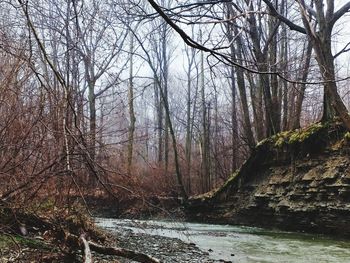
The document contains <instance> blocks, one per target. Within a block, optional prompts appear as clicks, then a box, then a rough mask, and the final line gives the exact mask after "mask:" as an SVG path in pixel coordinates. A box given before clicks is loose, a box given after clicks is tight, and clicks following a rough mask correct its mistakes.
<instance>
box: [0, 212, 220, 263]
mask: <svg viewBox="0 0 350 263" xmlns="http://www.w3.org/2000/svg"><path fill="white" fill-rule="evenodd" d="M27 216H28V218H26V217H27ZM3 219H4V216H3V217H0V263H7V262H52V263H55V262H67V263H68V262H72V263H74V262H84V253H83V246H82V244H81V243H77V239H76V237H79V233H81V232H82V231H83V232H84V233H86V236H87V239H88V240H91V241H92V242H95V243H98V244H101V245H103V246H104V247H117V248H120V249H126V250H131V251H134V252H136V253H142V254H145V255H149V256H150V257H152V258H155V259H157V260H159V262H167V263H175V262H191V263H214V262H225V261H215V260H212V259H210V258H209V253H208V252H206V251H201V250H200V249H199V248H198V247H197V246H196V245H195V244H193V243H186V242H183V241H181V240H180V239H176V238H168V237H162V236H154V235H150V234H146V233H133V232H132V231H131V230H128V229H125V228H121V227H116V228H115V229H113V231H112V232H111V231H106V230H101V229H99V228H97V227H96V226H95V225H93V223H92V221H90V220H91V219H90V220H89V219H87V218H86V217H85V216H84V217H82V218H79V216H78V217H77V218H75V217H74V218H73V217H71V216H68V219H66V220H65V219H64V218H63V217H62V218H55V217H51V218H48V217H38V216H37V215H35V216H33V215H31V214H21V215H19V216H18V218H16V219H13V221H11V223H10V224H8V222H9V221H8V222H7V223H6V222H1V221H4V220H3ZM17 220H20V221H21V222H24V221H26V222H25V228H26V229H25V232H26V233H25V234H21V233H20V231H17V232H16V230H17V229H18V228H19V227H18V226H17V225H16V223H15V221H17ZM82 220H83V221H82ZM32 222H34V224H32ZM57 222H59V223H57ZM71 235H72V236H74V237H75V239H74V240H73V242H72V240H70V236H71ZM78 242H79V241H78ZM92 258H93V262H97V263H99V262H101V263H102V262H115V263H134V262H143V261H142V260H141V261H140V260H138V261H133V260H132V259H127V258H125V257H124V258H122V257H118V256H115V255H106V254H98V253H96V252H94V251H92Z"/></svg>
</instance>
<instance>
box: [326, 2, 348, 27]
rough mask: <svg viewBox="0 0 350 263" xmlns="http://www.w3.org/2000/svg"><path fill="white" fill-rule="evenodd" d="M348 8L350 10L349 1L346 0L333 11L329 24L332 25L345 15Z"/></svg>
mask: <svg viewBox="0 0 350 263" xmlns="http://www.w3.org/2000/svg"><path fill="white" fill-rule="evenodd" d="M349 10H350V2H347V3H346V4H344V5H343V6H342V7H341V8H340V9H339V10H338V11H337V12H335V13H334V15H333V18H332V20H331V21H330V24H331V25H334V24H335V22H337V21H338V19H339V18H341V17H342V16H343V15H345V13H347V12H349Z"/></svg>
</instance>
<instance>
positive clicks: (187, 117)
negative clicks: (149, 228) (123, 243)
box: [0, 0, 350, 263]
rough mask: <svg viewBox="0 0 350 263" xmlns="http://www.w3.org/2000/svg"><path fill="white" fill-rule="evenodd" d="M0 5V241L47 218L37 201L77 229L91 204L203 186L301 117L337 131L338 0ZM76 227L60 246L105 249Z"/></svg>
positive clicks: (159, 196)
mask: <svg viewBox="0 0 350 263" xmlns="http://www.w3.org/2000/svg"><path fill="white" fill-rule="evenodd" d="M0 6H1V9H0V12H1V17H0V56H1V59H0V89H1V92H0V118H1V122H0V156H1V157H0V181H1V182H2V183H1V185H0V248H1V244H2V240H3V239H2V233H3V236H6V237H7V235H9V236H12V235H15V233H16V232H18V227H17V225H18V224H19V225H21V222H22V221H27V220H28V218H30V219H29V221H28V222H31V223H33V222H36V224H38V225H45V228H47V229H50V228H52V226H53V225H54V224H56V223H57V222H55V223H53V222H52V220H53V219H52V220H51V219H50V220H48V215H49V214H50V213H52V211H56V212H54V214H57V216H58V215H59V214H61V215H62V213H63V214H65V215H66V217H67V218H69V216H70V215H72V214H76V213H77V214H79V220H80V221H79V220H78V221H79V222H83V223H82V224H83V226H84V227H83V228H84V229H85V227H87V226H86V224H87V222H90V220H91V218H90V216H87V217H89V219H87V218H85V213H87V214H88V215H89V214H90V215H91V213H93V210H94V209H95V208H96V207H97V208H98V206H100V205H101V206H102V205H103V204H104V205H106V203H108V205H107V206H110V205H111V204H113V206H114V209H115V210H117V211H118V212H116V213H118V215H117V214H114V216H123V215H124V216H136V217H137V216H138V215H140V214H143V213H144V212H145V211H148V210H149V209H151V210H152V211H158V213H165V214H169V213H170V214H171V212H164V211H163V210H167V209H168V208H169V207H166V206H167V205H165V208H162V207H159V208H158V207H156V206H158V205H159V202H160V201H159V200H161V201H162V202H165V203H167V202H170V201H171V200H176V201H178V202H180V204H181V205H183V204H187V202H188V200H189V199H190V200H191V199H193V197H194V196H205V194H206V193H208V192H213V191H216V190H217V189H220V187H221V186H222V185H224V184H225V182H226V181H227V180H228V179H229V178H231V177H232V175H233V174H234V173H235V172H236V171H239V169H240V167H242V165H244V164H246V163H247V161H248V162H249V160H250V158H251V156H255V155H256V153H257V152H258V151H257V149H258V148H257V146H259V145H261V143H263V142H266V140H268V139H269V138H277V140H278V138H282V140H290V139H285V138H284V137H283V136H284V135H285V134H289V132H290V131H301V130H303V129H305V128H306V129H307V127H309V126H310V125H314V123H320V125H330V123H335V122H336V123H337V125H340V126H341V127H342V128H341V129H342V131H343V133H345V135H344V136H345V137H346V136H348V137H349V138H348V139H350V135H349V134H348V133H347V132H348V131H349V130H350V114H349V111H348V109H349V108H350V94H349V88H348V87H349V85H350V75H349V70H350V64H349V61H350V56H349V54H350V52H349V51H350V30H349V28H348V26H347V25H348V24H349V19H350V18H349V12H350V2H349V1H345V0H339V1H334V0H296V1H292V0H219V1H210V0H205V1H194V0H184V1H177V0H157V1H155V0H147V1H146V0H144V1H142V0H141V1H140V0H130V1H124V0H16V1H15V0H12V1H0ZM316 125H318V124H316ZM317 127H318V126H317ZM337 127H338V126H337ZM281 134H282V135H281ZM291 136H293V135H291ZM345 137H344V138H345ZM332 138H333V137H332ZM329 140H330V141H331V139H329ZM345 141H346V138H345ZM275 145H279V144H278V143H277V142H276V143H275ZM254 154H255V155H254ZM266 154H268V152H266ZM271 154H272V153H271ZM270 157H271V158H272V159H273V158H275V157H273V156H272V155H271V156H270ZM288 158H289V157H288ZM292 159H293V158H292ZM288 160H289V159H288ZM293 160H294V159H293ZM293 160H292V161H293ZM288 162H289V161H288ZM243 167H244V166H243ZM256 167H258V166H256ZM346 171H349V170H346ZM343 174H345V175H347V172H343ZM346 191H350V189H347V190H346ZM154 200H156V202H154ZM220 200H221V199H220ZM175 206H176V207H178V206H180V205H179V204H177V205H175ZM170 207H172V208H173V204H172V205H170ZM77 210H79V211H77ZM80 210H84V211H85V210H86V211H87V212H84V215H81V214H80V212H81V211H80ZM97 210H98V209H97ZM28 211H30V212H28ZM33 211H34V212H33ZM62 211H64V212H62ZM113 211H114V210H113ZM32 213H33V214H32ZM40 213H42V214H44V215H45V216H44V219H43V218H42V217H40V216H39V214H40ZM113 213H114V212H113ZM154 213H157V212H154ZM13 218H17V219H16V220H14V219H13ZM67 218H66V219H65V220H66V223H67V226H65V227H66V228H64V227H63V228H64V229H65V230H64V231H63V230H62V231H63V233H64V234H65V235H66V236H65V238H64V240H65V241H67V239H69V238H68V237H67V233H66V232H67V231H68V230H67V231H66V229H70V227H71V226H72V225H74V226H76V228H79V226H78V225H79V224H78V223H77V222H76V220H74V219H67ZM70 220H71V221H70ZM10 221H11V222H12V221H13V222H14V223H13V224H12V223H11V224H12V225H11V224H10V225H11V226H13V227H11V226H9V222H10ZM27 224H29V223H27ZM62 224H63V223H62ZM89 224H90V223H89ZM91 224H92V223H91ZM34 225H35V224H34ZM14 226H15V227H14ZM80 228H81V226H80ZM23 231H24V232H27V231H28V229H24V230H23V229H22V230H21V231H20V232H21V233H22V234H23V235H24V233H23ZM86 231H88V230H86ZM89 231H90V230H89ZM29 232H30V231H29ZM68 232H69V231H68ZM60 234H62V233H60ZM80 234H81V233H76V235H73V234H71V236H69V235H68V236H69V237H70V238H71V239H72V240H73V241H72V240H71V241H72V243H74V245H73V247H79V246H82V247H85V248H89V245H86V244H88V243H90V247H91V248H94V249H97V250H98V249H100V250H102V251H103V252H104V253H107V252H108V251H106V247H104V248H102V247H98V246H101V245H98V244H97V243H93V242H92V241H89V242H88V241H86V239H85V236H84V235H80ZM99 235H100V234H96V235H95V236H94V237H95V238H96V240H99V239H98V238H101V237H100V236H99ZM73 236H74V237H73ZM97 237H98V238H97ZM5 239H6V238H5ZM92 239H93V238H92ZM6 240H7V239H6ZM55 240H60V239H59V238H57V236H56V237H55ZM81 242H82V243H81ZM5 243H6V242H5ZM14 243H15V244H16V245H17V246H18V240H17V241H14ZM94 246H95V247H94ZM67 247H69V245H67ZM68 250H69V249H68ZM109 252H110V251H109ZM129 252H130V251H129ZM146 252H147V251H146ZM55 253H56V252H55ZM113 253H115V254H114V255H119V256H122V257H124V256H125V255H126V256H125V257H127V258H128V255H129V258H130V254H127V253H128V252H125V251H124V250H120V251H119V252H116V251H113ZM113 253H111V254H113ZM118 253H119V254H118ZM123 253H124V254H123ZM130 253H131V252H130ZM56 254H59V253H58V252H57V253H56ZM66 254H67V253H66ZM90 256H91V255H90ZM132 256H135V254H132ZM136 256H139V257H140V258H141V259H139V260H138V261H139V262H158V261H157V260H156V259H154V258H152V257H150V256H148V255H146V254H142V255H136ZM0 257H1V253H0ZM145 258H146V259H145ZM36 260H38V259H36ZM50 260H51V261H50ZM50 260H48V261H47V262H54V261H53V259H50ZM75 260H76V258H75ZM84 260H85V261H84V262H86V263H88V262H91V261H88V260H89V253H87V254H85V255H84ZM5 262H7V261H5ZM11 262H12V261H11ZM33 262H35V261H33ZM55 262H56V261H55ZM57 262H60V260H58V261H57ZM67 262H75V261H69V260H68V261H67ZM101 262H102V261H101ZM106 262H108V261H106ZM121 262H123V261H121ZM165 262H167V261H165ZM169 262H171V261H169ZM193 262H194V261H193ZM198 262H202V261H198ZM203 262H207V261H203ZM208 262H211V261H208ZM213 262H214V261H213Z"/></svg>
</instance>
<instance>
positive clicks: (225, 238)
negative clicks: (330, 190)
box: [96, 218, 350, 263]
mask: <svg viewBox="0 0 350 263" xmlns="http://www.w3.org/2000/svg"><path fill="white" fill-rule="evenodd" d="M96 222H97V224H98V225H99V226H101V227H103V228H105V229H108V230H113V228H125V229H128V230H132V231H133V232H135V233H146V234H149V235H160V236H165V237H172V238H179V239H181V240H183V241H185V242H191V243H195V244H196V245H197V246H198V247H199V248H200V249H201V250H203V251H207V252H208V253H209V256H210V257H211V258H212V259H216V260H219V259H223V260H227V261H232V262H259V263H260V262H269V263H273V262H276V263H277V262H278V263H280V262H295V263H302V262H305V263H313V262H315V263H316V262H317V263H322V262H340V263H347V262H349V263H350V241H344V240H337V239H332V238H329V237H322V236H316V235H310V234H302V233H289V232H280V231H270V230H264V229H261V228H253V227H242V226H229V225H226V226H225V225H211V224H197V223H178V222H166V221H143V220H119V219H105V218H97V219H96Z"/></svg>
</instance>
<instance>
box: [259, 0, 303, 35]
mask: <svg viewBox="0 0 350 263" xmlns="http://www.w3.org/2000/svg"><path fill="white" fill-rule="evenodd" d="M263 1H264V3H265V4H266V5H267V6H268V7H269V9H270V12H271V15H272V16H274V17H276V18H278V19H279V20H280V21H281V22H283V23H285V24H286V25H287V26H288V27H289V28H290V29H291V30H294V31H298V32H300V33H302V34H306V33H307V32H306V30H305V28H303V27H301V26H298V25H297V24H294V23H293V22H292V21H290V20H289V19H288V18H286V17H285V16H283V15H281V14H280V13H279V12H278V11H277V10H276V8H275V7H274V6H273V4H272V3H271V2H270V1H269V0H263Z"/></svg>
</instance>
